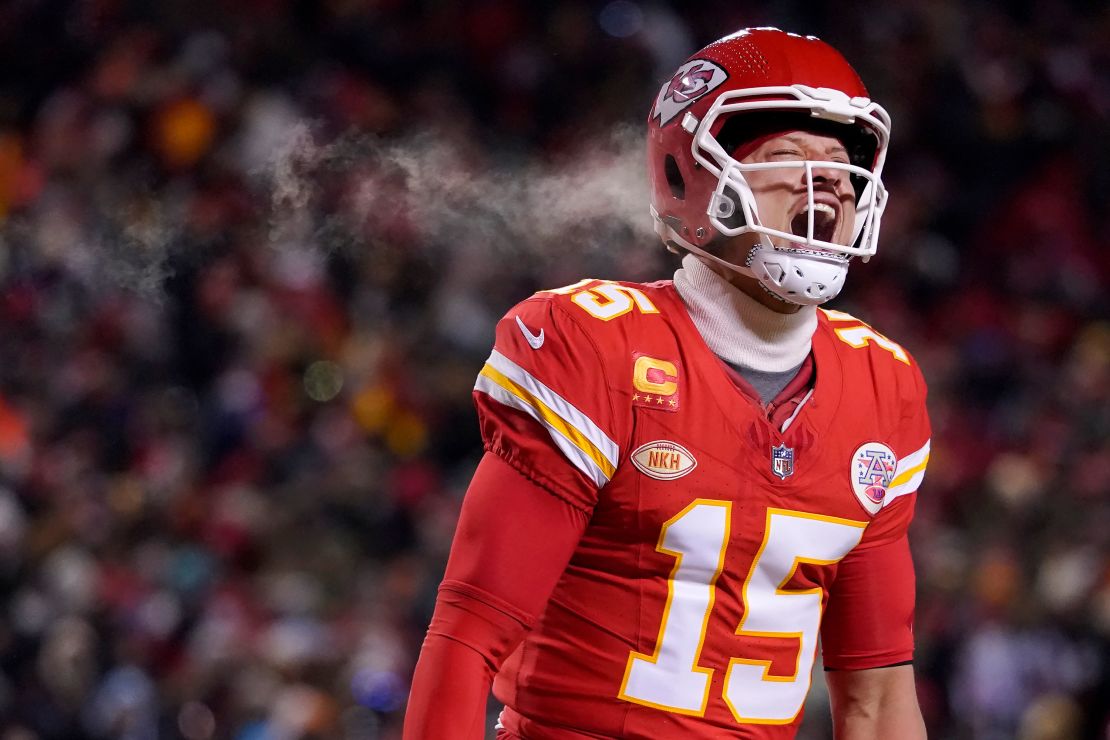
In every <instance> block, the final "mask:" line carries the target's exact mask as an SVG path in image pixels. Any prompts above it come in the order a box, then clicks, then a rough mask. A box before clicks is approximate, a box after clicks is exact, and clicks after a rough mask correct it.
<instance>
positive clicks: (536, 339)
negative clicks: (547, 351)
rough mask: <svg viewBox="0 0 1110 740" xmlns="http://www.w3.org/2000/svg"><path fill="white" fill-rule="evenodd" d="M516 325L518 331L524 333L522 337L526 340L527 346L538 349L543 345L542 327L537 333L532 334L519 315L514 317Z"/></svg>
mask: <svg viewBox="0 0 1110 740" xmlns="http://www.w3.org/2000/svg"><path fill="white" fill-rule="evenodd" d="M516 325H517V326H519V327H520V331H521V333H522V334H524V338H525V339H527V340H528V346H529V347H531V348H532V349H539V348H540V347H542V346H543V329H540V333H539V334H533V333H532V332H530V331H528V327H527V326H525V325H524V322H523V321H521V320H520V317H519V316H517V317H516Z"/></svg>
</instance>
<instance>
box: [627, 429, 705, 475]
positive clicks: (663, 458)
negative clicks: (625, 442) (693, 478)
mask: <svg viewBox="0 0 1110 740" xmlns="http://www.w3.org/2000/svg"><path fill="white" fill-rule="evenodd" d="M632 464H633V465H635V466H636V469H637V470H639V471H640V472H641V473H643V474H644V475H646V476H648V477H649V478H655V479H656V480H674V479H675V478H681V477H682V476H684V475H688V474H689V473H690V472H691V471H692V470H693V469H694V468H696V467H697V466H698V461H697V460H695V459H694V456H693V455H692V454H690V451H689V450H687V449H686V448H685V447H683V446H682V445H680V444H678V443H677V442H671V441H670V440H668V439H657V440H655V441H654V442H648V443H647V444H643V445H640V446H639V447H637V448H636V451H635V452H633V453H632Z"/></svg>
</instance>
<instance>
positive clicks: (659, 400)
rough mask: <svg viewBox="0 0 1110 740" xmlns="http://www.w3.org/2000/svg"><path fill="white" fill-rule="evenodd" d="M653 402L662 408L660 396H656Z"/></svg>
mask: <svg viewBox="0 0 1110 740" xmlns="http://www.w3.org/2000/svg"><path fill="white" fill-rule="evenodd" d="M655 402H656V403H657V404H659V405H660V406H662V405H663V397H662V396H656V397H655Z"/></svg>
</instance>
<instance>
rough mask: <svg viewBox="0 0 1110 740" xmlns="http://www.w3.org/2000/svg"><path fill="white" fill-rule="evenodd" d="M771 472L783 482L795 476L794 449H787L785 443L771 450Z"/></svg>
mask: <svg viewBox="0 0 1110 740" xmlns="http://www.w3.org/2000/svg"><path fill="white" fill-rule="evenodd" d="M771 472H772V473H774V474H775V475H777V476H778V477H779V478H780V479H781V480H786V479H787V478H789V477H790V476H792V475H794V448H793V447H787V446H786V443H785V442H783V443H782V444H780V445H779V446H778V447H772V448H771Z"/></svg>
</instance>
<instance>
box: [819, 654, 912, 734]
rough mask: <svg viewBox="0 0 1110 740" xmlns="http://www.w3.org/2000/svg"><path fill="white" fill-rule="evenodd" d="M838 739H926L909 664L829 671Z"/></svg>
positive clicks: (830, 692) (835, 731)
mask: <svg viewBox="0 0 1110 740" xmlns="http://www.w3.org/2000/svg"><path fill="white" fill-rule="evenodd" d="M826 678H827V680H828V685H829V697H830V699H831V701H832V712H833V734H834V736H835V737H836V739H837V740H874V738H883V737H896V738H899V739H900V740H924V738H925V722H924V720H922V718H921V709H920V707H919V706H918V704H917V689H916V686H915V683H914V675H913V666H912V665H910V664H906V665H897V666H888V667H886V668H870V669H864V670H846V671H830V672H829V673H827V674H826Z"/></svg>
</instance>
